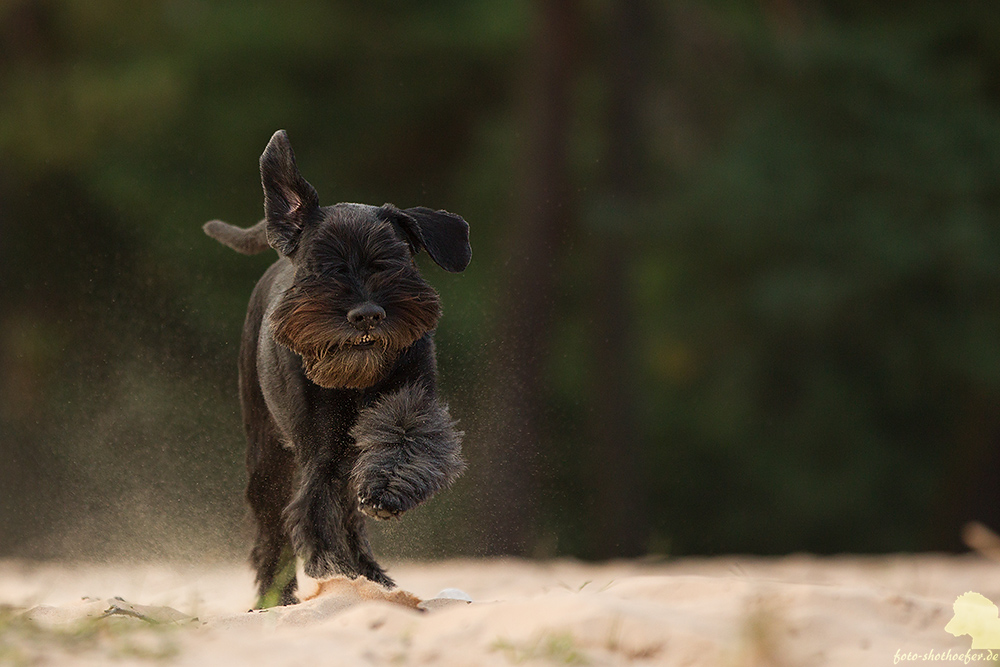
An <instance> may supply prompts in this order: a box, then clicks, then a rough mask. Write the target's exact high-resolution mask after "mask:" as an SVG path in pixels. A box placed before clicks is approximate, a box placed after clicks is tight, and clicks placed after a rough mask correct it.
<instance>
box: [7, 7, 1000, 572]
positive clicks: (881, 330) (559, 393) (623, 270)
mask: <svg viewBox="0 0 1000 667" xmlns="http://www.w3.org/2000/svg"><path fill="white" fill-rule="evenodd" d="M279 128H284V129H286V130H287V131H288V133H289V136H290V137H291V140H292V144H293V146H294V147H295V150H296V153H297V157H298V163H299V167H300V168H301V170H302V172H303V174H304V175H305V177H306V178H307V179H308V180H309V181H310V182H311V183H312V184H313V185H314V186H315V187H316V188H317V190H318V191H319V193H320V198H321V202H322V203H324V204H332V203H335V202H338V201H361V202H366V203H373V204H381V203H383V202H393V203H395V204H397V205H399V206H401V207H408V206H417V205H424V206H431V207H435V208H445V209H448V210H451V211H454V212H457V213H460V214H461V215H463V216H464V217H465V218H466V219H467V220H468V221H469V222H470V225H471V228H472V241H473V249H474V259H473V262H472V265H471V266H470V268H469V269H468V270H467V271H466V272H465V274H461V275H451V274H446V273H445V272H443V271H440V270H438V269H437V268H436V267H434V266H433V265H432V264H428V263H426V262H424V261H423V260H421V262H422V266H423V267H424V273H425V275H426V276H427V278H428V279H429V281H430V282H431V283H432V284H434V285H435V286H436V287H437V288H438V289H439V291H440V292H441V293H442V297H443V300H444V305H445V317H444V318H443V320H442V323H441V325H440V328H439V331H438V348H439V356H440V367H441V374H442V380H441V381H442V387H443V392H444V393H445V395H446V396H447V397H448V399H449V401H450V403H451V408H452V412H453V414H454V415H455V416H457V417H459V418H460V420H461V427H462V428H463V429H464V430H465V431H466V434H467V435H466V441H465V450H466V454H467V457H468V459H469V461H470V469H469V472H468V473H467V474H466V476H465V477H464V478H463V480H462V481H461V482H460V483H458V484H457V485H456V486H455V487H454V488H453V489H452V490H451V491H449V492H446V493H443V494H441V495H440V496H439V497H438V498H437V499H435V500H434V501H432V502H431V503H429V504H428V505H426V506H424V507H421V508H419V509H417V510H414V511H413V512H412V513H410V515H408V516H407V517H406V518H404V520H403V521H402V522H398V523H392V524H391V525H389V526H382V525H379V526H376V529H377V535H376V541H377V543H378V544H377V547H378V550H379V551H380V552H382V553H383V554H384V553H390V554H395V555H397V556H402V557H433V556H445V555H459V554H465V555H486V554H503V553H511V554H522V555H528V556H543V557H544V556H553V555H575V556H579V557H584V558H605V557H615V556H637V555H643V554H666V555H681V554H710V553H719V552H752V553H761V554H771V553H785V552H790V551H800V550H802V551H813V552H820V553H828V552H836V551H857V552H881V551H895V550H924V549H959V548H961V543H960V541H959V533H960V528H961V526H962V525H963V523H964V522H965V521H967V520H970V519H978V520H980V521H983V522H985V523H986V524H988V525H991V526H992V527H993V528H995V529H996V528H998V527H1000V497H998V495H1000V494H998V492H997V490H996V489H997V488H998V486H997V479H998V477H1000V446H998V445H1000V403H998V400H1000V228H998V213H1000V178H998V177H1000V12H998V11H997V6H996V4H995V2H990V1H983V2H966V1H955V2H921V1H913V2H887V1H864V2H863V1H861V0H758V1H756V2H753V1H744V0H707V1H704V2H695V1H686V2H685V1H680V2H655V1H654V0H579V1H573V0H512V1H510V2H495V1H493V0H394V1H391V2H390V1H387V0H369V1H368V2H342V1H341V2H327V1H321V0H302V1H301V2H293V3H280V2H265V1H255V2H245V3H234V2H225V1H222V0H201V1H199V0H155V1H152V0H151V1H149V2H121V1H113V0H86V1H83V0H0V456H2V458H0V555H3V556H12V555H17V556H26V557H74V556H76V557H87V558H100V557H122V556H127V557H136V558H150V557H171V558H177V557H211V558H216V557H217V558H229V557H233V556H239V557H242V556H243V554H244V553H245V552H246V549H247V547H248V539H249V527H248V519H247V517H246V514H245V512H244V508H243V501H242V486H243V483H244V476H243V475H244V473H243V468H242V455H243V435H242V432H241V426H240V419H239V408H238V403H237V396H236V351H237V347H238V340H239V334H240V327H241V323H242V318H243V313H244V309H245V306H246V302H247V299H248V297H249V294H250V290H251V289H252V287H253V284H254V282H255V281H256V279H257V278H258V277H259V275H260V274H261V273H262V272H263V270H264V269H265V267H266V266H267V265H268V264H269V263H270V262H271V261H273V257H274V255H273V253H268V255H267V256H264V255H262V256H259V257H254V258H247V257H242V256H238V255H236V254H235V253H233V252H231V251H229V250H227V249H225V248H223V247H222V246H220V245H219V244H217V243H215V242H214V241H211V240H209V239H208V238H207V237H205V236H204V235H203V234H202V232H201V229H200V226H201V224H202V223H203V222H205V221H206V220H209V219H211V218H222V219H224V220H227V221H229V222H232V223H236V224H241V225H249V224H252V223H253V222H255V221H256V220H258V219H259V217H260V216H261V212H262V194H261V189H260V184H259V175H258V172H257V159H258V156H259V155H260V153H261V151H262V150H263V148H264V146H265V144H266V143H267V140H268V138H269V137H270V136H271V134H272V132H274V131H275V130H277V129H279Z"/></svg>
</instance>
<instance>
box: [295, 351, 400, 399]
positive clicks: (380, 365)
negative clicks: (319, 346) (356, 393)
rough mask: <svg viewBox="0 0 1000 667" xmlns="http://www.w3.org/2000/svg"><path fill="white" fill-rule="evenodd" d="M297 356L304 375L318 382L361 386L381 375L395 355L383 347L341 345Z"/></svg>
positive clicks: (332, 384) (329, 386)
mask: <svg viewBox="0 0 1000 667" xmlns="http://www.w3.org/2000/svg"><path fill="white" fill-rule="evenodd" d="M301 356H302V365H303V368H304V370H305V373H306V377H307V378H309V380H310V381H312V382H314V383H316V384H318V385H319V386H321V387H325V388H327V389H333V388H346V389H364V388H365V387H370V386H372V385H373V384H375V383H376V382H378V380H379V379H381V378H382V377H384V376H385V374H386V373H387V372H388V371H389V369H390V368H391V366H392V363H393V362H394V361H395V360H396V357H398V356H399V355H398V353H397V352H395V351H393V350H389V349H388V348H384V347H378V346H374V347H370V348H359V347H356V346H353V345H344V346H337V347H333V348H330V349H328V350H326V351H323V352H319V353H306V354H302V355H301Z"/></svg>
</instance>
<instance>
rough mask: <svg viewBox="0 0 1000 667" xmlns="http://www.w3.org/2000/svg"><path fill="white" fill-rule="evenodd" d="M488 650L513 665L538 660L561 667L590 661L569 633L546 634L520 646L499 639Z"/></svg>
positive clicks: (587, 663) (585, 663)
mask: <svg viewBox="0 0 1000 667" xmlns="http://www.w3.org/2000/svg"><path fill="white" fill-rule="evenodd" d="M490 650H491V651H501V652H502V653H503V654H504V656H506V658H507V660H509V661H510V662H512V663H513V664H515V665H520V664H521V663H524V662H526V661H528V660H539V659H541V660H548V661H550V662H554V663H556V664H561V665H589V664H590V659H589V658H588V657H587V655H586V654H585V653H584V652H583V650H582V649H580V648H579V647H577V645H576V637H574V636H573V634H572V633H570V632H559V633H546V634H543V635H540V636H539V637H538V638H537V639H535V640H534V641H531V642H527V643H524V644H520V645H519V644H515V643H514V642H511V641H510V640H508V639H504V638H500V639H497V640H496V641H495V642H493V644H492V645H491V646H490Z"/></svg>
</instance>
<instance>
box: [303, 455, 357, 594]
mask: <svg viewBox="0 0 1000 667" xmlns="http://www.w3.org/2000/svg"><path fill="white" fill-rule="evenodd" d="M296 454H297V458H298V460H299V484H298V490H297V491H296V493H295V496H294V497H293V498H292V501H291V502H290V503H289V504H288V507H286V508H285V525H286V526H287V528H288V532H289V535H290V536H291V540H292V545H293V547H294V549H295V553H296V554H297V555H298V556H299V557H301V558H302V561H303V568H304V570H305V573H306V574H308V575H309V576H310V577H314V578H317V579H321V578H325V577H328V576H330V575H332V574H336V573H340V574H345V575H347V576H349V577H351V578H354V577H357V576H358V575H359V574H361V573H360V572H359V570H358V563H357V560H356V558H355V557H354V555H353V553H352V550H351V549H350V546H349V545H348V542H347V539H348V535H347V534H346V531H345V530H344V518H345V517H344V510H343V507H342V506H341V502H342V498H343V496H344V495H345V491H346V488H345V487H346V485H347V484H348V476H349V473H350V469H349V463H348V462H347V461H346V460H345V459H344V458H343V457H335V456H333V455H331V454H330V453H328V452H323V451H319V452H316V451H310V449H309V448H308V447H304V448H301V449H299V450H298V451H297V452H296Z"/></svg>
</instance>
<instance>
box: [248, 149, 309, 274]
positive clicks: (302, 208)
mask: <svg viewBox="0 0 1000 667" xmlns="http://www.w3.org/2000/svg"><path fill="white" fill-rule="evenodd" d="M260 182H261V185H262V186H263V187H264V220H265V223H264V227H265V230H266V232H267V243H268V245H270V246H271V247H272V248H274V249H275V250H277V251H278V252H280V253H281V254H282V255H285V256H288V255H291V254H292V253H294V252H295V249H296V248H297V247H298V245H299V237H301V236H302V230H303V229H304V228H305V227H306V225H308V224H310V223H311V222H313V219H314V217H315V214H316V210H317V209H318V208H319V195H317V194H316V190H315V189H314V188H313V186H311V185H309V183H308V181H306V179H304V178H302V174H300V173H299V169H298V167H296V166H295V154H294V153H293V152H292V145H291V143H289V141H288V135H287V134H285V131H284V130H278V131H277V132H275V133H274V136H272V137H271V141H269V142H268V144H267V148H265V149H264V153H263V154H262V155H261V156H260Z"/></svg>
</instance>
